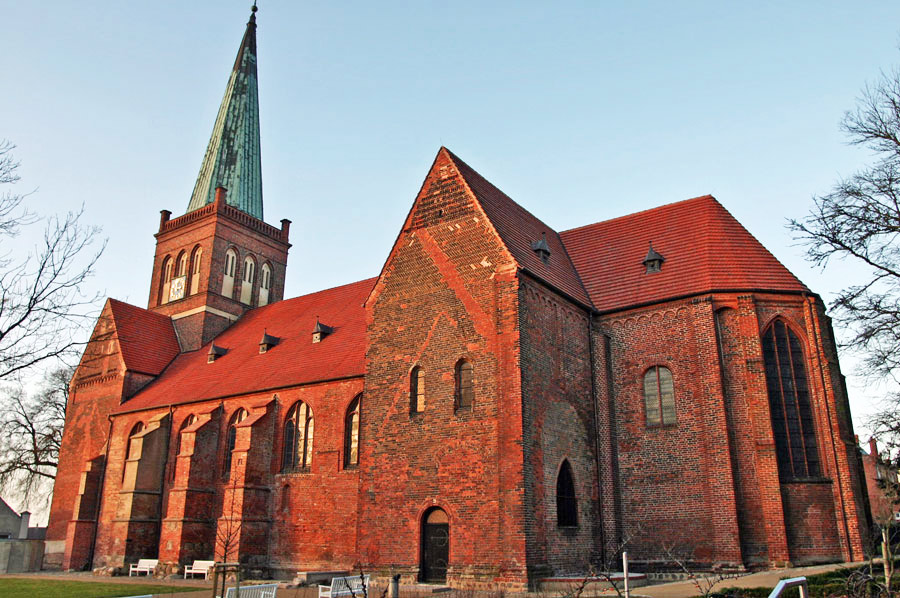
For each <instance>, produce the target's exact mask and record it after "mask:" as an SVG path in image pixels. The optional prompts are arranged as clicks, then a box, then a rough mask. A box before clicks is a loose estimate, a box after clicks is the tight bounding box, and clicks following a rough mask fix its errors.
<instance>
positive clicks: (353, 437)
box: [344, 395, 362, 467]
mask: <svg viewBox="0 0 900 598" xmlns="http://www.w3.org/2000/svg"><path fill="white" fill-rule="evenodd" d="M361 397H362V395H358V396H357V397H356V398H355V399H353V402H352V403H350V406H349V407H348V408H347V416H346V417H345V418H344V467H355V466H357V465H358V464H359V400H360V398H361Z"/></svg>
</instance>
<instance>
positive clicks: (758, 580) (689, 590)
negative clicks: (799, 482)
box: [632, 563, 859, 598]
mask: <svg viewBox="0 0 900 598" xmlns="http://www.w3.org/2000/svg"><path fill="white" fill-rule="evenodd" d="M858 565H859V563H836V564H832V565H817V566H815V567H794V568H792V569H773V570H770V571H761V572H759V573H752V574H750V575H745V576H743V577H738V578H735V579H727V580H724V581H722V582H720V583H718V584H716V586H715V587H714V588H713V590H721V589H723V588H729V587H731V588H774V587H775V586H776V584H778V581H779V580H781V579H784V578H785V577H805V576H809V575H815V574H816V573H825V572H826V571H833V570H835V569H840V568H843V567H855V566H858ZM707 587H708V586H707ZM699 594H700V592H699V591H698V590H697V586H696V585H695V584H694V583H693V582H691V581H675V582H671V583H662V584H657V585H652V586H643V587H640V588H635V589H634V591H633V592H632V595H633V596H647V597H649V598H692V597H693V596H698V595H699Z"/></svg>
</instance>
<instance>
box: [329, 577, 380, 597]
mask: <svg viewBox="0 0 900 598" xmlns="http://www.w3.org/2000/svg"><path fill="white" fill-rule="evenodd" d="M368 591H369V576H368V575H352V576H350V577H333V578H332V579H331V585H330V586H323V585H320V586H319V598H336V597H337V596H358V597H359V598H362V597H363V596H365V595H368Z"/></svg>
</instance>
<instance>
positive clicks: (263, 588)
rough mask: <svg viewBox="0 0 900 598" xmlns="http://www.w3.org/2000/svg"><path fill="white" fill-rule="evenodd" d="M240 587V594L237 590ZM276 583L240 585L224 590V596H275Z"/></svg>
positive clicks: (227, 597) (231, 597)
mask: <svg viewBox="0 0 900 598" xmlns="http://www.w3.org/2000/svg"><path fill="white" fill-rule="evenodd" d="M239 589H240V591H241V592H240V594H238V590H239ZM277 590H278V584H277V583H263V584H259V585H255V586H241V587H240V588H228V589H227V590H225V598H238V597H240V598H275V592H276V591H277Z"/></svg>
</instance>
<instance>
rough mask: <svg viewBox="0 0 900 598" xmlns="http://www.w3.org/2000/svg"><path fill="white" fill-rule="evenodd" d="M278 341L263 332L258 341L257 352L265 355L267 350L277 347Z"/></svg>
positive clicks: (275, 337)
mask: <svg viewBox="0 0 900 598" xmlns="http://www.w3.org/2000/svg"><path fill="white" fill-rule="evenodd" d="M280 340H281V339H280V338H278V337H277V336H272V335H271V334H269V333H268V332H266V331H265V330H264V331H263V335H262V339H261V340H260V341H259V352H260V353H265V352H266V351H268V350H269V349H271V348H272V347H274V346H275V345H277V344H278V341H280Z"/></svg>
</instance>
